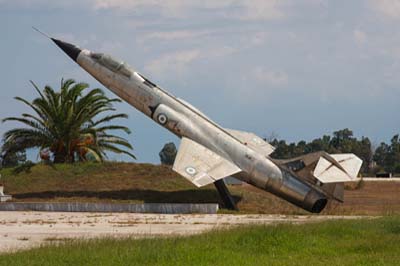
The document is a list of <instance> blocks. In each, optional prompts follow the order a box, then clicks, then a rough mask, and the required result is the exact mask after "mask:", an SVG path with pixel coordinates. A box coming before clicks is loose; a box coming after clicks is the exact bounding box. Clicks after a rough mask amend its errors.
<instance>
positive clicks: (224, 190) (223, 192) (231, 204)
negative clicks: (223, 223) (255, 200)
mask: <svg viewBox="0 0 400 266" xmlns="http://www.w3.org/2000/svg"><path fill="white" fill-rule="evenodd" d="M214 185H215V188H216V189H217V191H218V194H219V196H220V197H221V200H222V202H223V203H224V207H225V208H227V209H228V210H234V211H238V210H239V209H238V207H237V206H236V203H235V200H234V199H233V197H232V195H231V193H230V192H229V190H228V187H227V186H226V184H225V181H224V179H220V180H217V181H215V182H214Z"/></svg>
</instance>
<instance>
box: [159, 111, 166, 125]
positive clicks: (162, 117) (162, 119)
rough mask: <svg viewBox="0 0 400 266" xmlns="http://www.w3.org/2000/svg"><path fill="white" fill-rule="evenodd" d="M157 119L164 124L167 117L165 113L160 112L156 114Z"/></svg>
mask: <svg viewBox="0 0 400 266" xmlns="http://www.w3.org/2000/svg"><path fill="white" fill-rule="evenodd" d="M157 120H158V122H159V123H160V124H161V125H165V124H166V123H167V122H168V117H167V116H166V115H165V114H163V113H161V114H159V115H158V116H157Z"/></svg>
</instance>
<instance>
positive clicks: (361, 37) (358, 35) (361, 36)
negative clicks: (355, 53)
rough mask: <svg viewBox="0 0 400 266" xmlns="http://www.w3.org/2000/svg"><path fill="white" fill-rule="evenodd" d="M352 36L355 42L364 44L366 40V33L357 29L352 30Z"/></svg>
mask: <svg viewBox="0 0 400 266" xmlns="http://www.w3.org/2000/svg"><path fill="white" fill-rule="evenodd" d="M353 37H354V40H355V41H356V43H357V44H364V43H365V42H366V41H367V34H366V33H365V32H363V31H362V30H359V29H355V30H354V31H353Z"/></svg>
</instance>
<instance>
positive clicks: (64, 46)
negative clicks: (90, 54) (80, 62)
mask: <svg viewBox="0 0 400 266" xmlns="http://www.w3.org/2000/svg"><path fill="white" fill-rule="evenodd" d="M51 40H52V41H53V42H54V43H55V44H57V46H58V47H60V48H61V50H63V51H64V52H65V53H66V54H67V55H68V56H69V57H71V58H72V60H74V61H75V62H76V59H77V58H78V55H79V53H80V52H81V51H82V50H81V49H79V48H78V47H77V46H75V45H73V44H70V43H67V42H63V41H60V40H57V39H54V38H51Z"/></svg>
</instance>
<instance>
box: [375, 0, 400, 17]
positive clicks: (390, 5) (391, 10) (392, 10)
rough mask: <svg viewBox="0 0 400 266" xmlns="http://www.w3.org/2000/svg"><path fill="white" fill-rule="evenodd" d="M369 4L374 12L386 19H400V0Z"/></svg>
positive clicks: (378, 0)
mask: <svg viewBox="0 0 400 266" xmlns="http://www.w3.org/2000/svg"><path fill="white" fill-rule="evenodd" d="M369 3H370V6H371V8H372V9H373V10H375V11H377V12H379V13H381V14H382V15H384V16H385V17H388V18H393V19H399V18H400V0H370V1H369Z"/></svg>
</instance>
